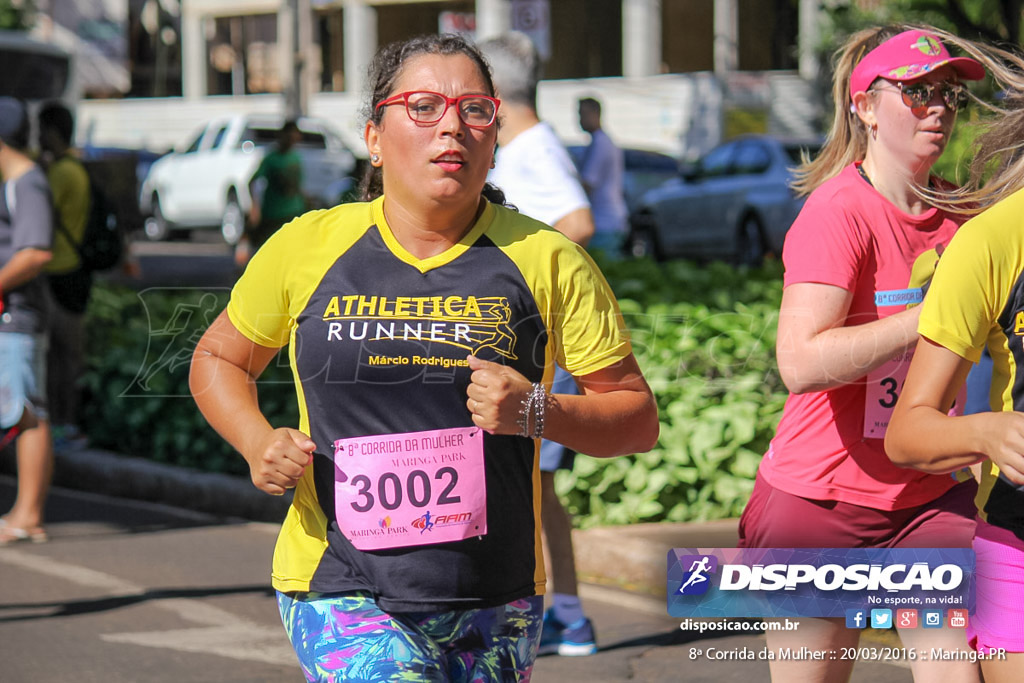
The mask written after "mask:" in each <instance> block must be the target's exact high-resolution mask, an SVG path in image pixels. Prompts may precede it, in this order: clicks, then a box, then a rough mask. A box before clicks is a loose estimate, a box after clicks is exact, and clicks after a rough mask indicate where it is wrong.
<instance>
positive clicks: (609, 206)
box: [579, 97, 629, 259]
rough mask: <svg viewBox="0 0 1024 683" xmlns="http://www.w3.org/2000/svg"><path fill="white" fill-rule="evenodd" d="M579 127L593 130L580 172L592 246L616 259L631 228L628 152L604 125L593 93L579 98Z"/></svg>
mask: <svg viewBox="0 0 1024 683" xmlns="http://www.w3.org/2000/svg"><path fill="white" fill-rule="evenodd" d="M579 115H580V128H582V129H583V130H585V131H586V132H588V133H590V144H589V145H587V149H586V150H585V151H584V152H583V161H582V163H581V164H580V176H581V177H582V178H583V187H584V189H586V191H587V197H588V198H589V199H590V210H591V211H592V212H593V214H594V237H593V238H592V239H591V240H590V245H589V249H590V250H591V251H595V252H603V253H604V254H605V256H607V257H608V258H612V259H617V258H619V257H621V256H622V246H623V244H625V242H626V235H627V233H628V232H629V211H628V210H627V209H626V196H625V194H624V192H625V187H624V185H623V175H624V174H625V172H626V161H625V156H624V155H623V152H622V150H621V149H619V148H618V147H617V146H616V145H615V143H614V142H612V139H611V138H610V137H608V133H606V132H605V131H604V129H603V128H602V127H601V103H600V102H598V101H597V100H596V99H594V98H593V97H584V98H583V99H581V100H580V101H579Z"/></svg>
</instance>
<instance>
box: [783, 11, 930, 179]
mask: <svg viewBox="0 0 1024 683" xmlns="http://www.w3.org/2000/svg"><path fill="white" fill-rule="evenodd" d="M910 28H911V27H910V26H906V25H902V24H890V25H888V26H874V27H872V28H867V29H864V30H862V31H858V32H857V33H854V34H853V35H852V36H850V37H849V38H848V39H847V40H846V42H845V43H844V44H843V46H842V47H841V48H839V49H838V50H836V53H835V56H834V57H833V67H832V73H833V76H832V105H833V107H834V108H835V112H834V114H833V118H832V128H831V129H830V130H829V132H828V135H827V136H826V137H825V144H824V145H822V147H821V151H820V152H819V153H818V155H817V156H816V157H815V158H814V159H813V160H809V159H806V158H805V159H804V161H803V162H802V163H801V164H800V166H799V167H797V168H796V169H795V170H794V172H793V178H794V179H793V182H792V183H791V187H792V188H793V191H794V192H796V193H797V194H798V195H801V196H804V195H808V194H810V193H811V192H812V191H813V190H814V189H815V188H816V187H818V186H819V185H821V184H822V183H823V182H825V181H826V180H828V179H829V178H832V177H834V176H836V175H838V174H839V172H840V171H842V170H843V169H844V168H846V167H847V166H849V165H850V164H851V163H853V162H854V161H860V160H862V159H863V158H864V155H865V154H866V153H867V149H868V130H867V128H866V127H865V125H864V123H863V122H862V121H861V120H860V117H859V116H857V113H856V112H855V111H853V110H852V109H851V107H850V103H851V99H850V75H851V74H852V73H853V69H854V67H855V66H857V64H858V63H859V62H860V60H861V59H863V58H864V55H866V54H867V53H869V52H871V51H872V50H874V49H875V48H876V47H878V46H879V45H881V44H882V43H884V42H885V41H887V40H889V39H890V38H892V37H893V36H896V35H899V34H900V33H903V32H904V31H908V30H910ZM925 30H928V31H930V30H931V29H928V28H925Z"/></svg>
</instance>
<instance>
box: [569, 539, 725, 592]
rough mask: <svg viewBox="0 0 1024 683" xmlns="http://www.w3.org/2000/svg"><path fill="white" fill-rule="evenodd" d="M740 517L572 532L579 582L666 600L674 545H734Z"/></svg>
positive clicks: (710, 546)
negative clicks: (669, 567)
mask: <svg viewBox="0 0 1024 683" xmlns="http://www.w3.org/2000/svg"><path fill="white" fill-rule="evenodd" d="M738 524H739V520H737V519H724V520H717V521H713V522H688V523H673V522H659V523H651V524H630V525H628V526H613V527H595V528H592V529H582V530H581V529H575V530H573V537H572V538H573V548H574V549H575V555H576V573H577V575H578V576H579V578H580V580H581V581H586V582H589V583H596V584H604V585H612V586H615V587H617V588H621V589H624V590H627V591H630V592H632V593H640V594H644V595H649V596H652V597H657V598H661V599H664V598H665V594H666V592H667V576H668V574H667V572H668V553H669V551H670V550H671V549H673V548H735V547H736V542H737V539H738V536H739V534H738V530H737V527H738Z"/></svg>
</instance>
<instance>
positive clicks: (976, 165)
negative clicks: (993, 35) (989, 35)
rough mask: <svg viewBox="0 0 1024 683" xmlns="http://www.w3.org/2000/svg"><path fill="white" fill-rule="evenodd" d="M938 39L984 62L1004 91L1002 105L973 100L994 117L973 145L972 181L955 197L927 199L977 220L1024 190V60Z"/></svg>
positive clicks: (956, 40) (958, 40)
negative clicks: (977, 215) (977, 216)
mask: <svg viewBox="0 0 1024 683" xmlns="http://www.w3.org/2000/svg"><path fill="white" fill-rule="evenodd" d="M935 34H936V35H937V36H938V37H940V38H941V39H942V40H943V42H946V43H949V44H951V45H956V46H957V47H958V48H960V49H961V50H963V51H964V52H965V53H967V54H969V55H970V56H971V57H974V58H975V59H977V60H978V61H979V62H981V63H982V65H984V67H985V70H986V71H987V72H988V73H989V75H991V76H992V78H993V80H995V82H996V84H997V85H998V86H999V90H1000V91H1001V92H1000V93H999V97H1000V99H1001V102H1000V103H999V104H997V103H994V102H990V101H986V100H980V99H978V98H973V99H974V100H975V102H978V103H979V104H980V105H981V106H982V107H984V108H985V109H986V110H988V111H987V115H986V118H985V120H984V121H982V123H981V129H982V133H981V134H980V135H979V136H978V137H977V138H975V140H974V142H973V145H972V155H971V163H970V166H969V167H968V178H967V181H966V182H965V183H964V184H963V186H962V187H960V188H959V189H957V190H954V191H952V192H949V193H945V194H937V193H932V192H928V193H926V196H927V198H928V200H929V201H930V202H931V203H932V204H934V205H935V206H938V207H940V208H942V209H945V210H947V211H953V212H956V213H961V214H975V213H979V212H981V211H983V210H984V209H986V208H988V207H989V206H992V205H993V204H995V203H996V202H999V201H1000V200H1003V199H1006V198H1007V197H1009V196H1010V195H1011V194H1013V193H1014V192H1016V191H1017V190H1020V189H1024V58H1022V57H1021V55H1020V54H1017V53H1015V52H1011V51H1009V50H1006V49H1003V48H1000V47H996V46H994V45H988V44H984V45H983V44H980V43H977V42H974V41H972V40H967V39H966V38H960V37H957V36H955V35H952V34H950V33H946V32H945V31H938V30H936V31H935Z"/></svg>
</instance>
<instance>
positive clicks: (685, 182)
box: [627, 135, 820, 264]
mask: <svg viewBox="0 0 1024 683" xmlns="http://www.w3.org/2000/svg"><path fill="white" fill-rule="evenodd" d="M819 147H820V142H819V141H809V140H785V139H780V138H776V137H772V136H763V135H751V136H744V137H739V138H735V139H732V140H729V141H727V142H724V143H722V144H721V145H719V146H717V147H715V148H714V149H712V150H711V151H710V152H708V153H707V154H706V155H705V156H704V157H703V158H701V159H700V160H699V161H697V162H696V163H694V164H688V165H685V164H684V165H683V166H682V167H681V171H680V173H679V175H678V176H677V177H675V178H672V179H671V180H669V181H667V182H665V183H663V184H662V185H660V186H659V187H656V188H654V189H653V190H650V191H648V192H647V193H645V194H644V195H643V197H642V198H641V199H640V201H639V203H638V205H637V206H636V208H635V210H634V211H633V213H632V214H631V216H630V236H629V240H628V243H627V249H628V251H629V252H631V253H632V254H633V255H635V256H652V257H654V258H678V257H683V258H694V259H724V260H729V261H732V262H734V263H743V264H757V263H759V262H760V261H761V260H762V258H764V256H765V254H768V253H775V254H779V253H781V252H782V242H783V240H784V239H785V235H786V231H787V230H789V226H790V225H792V223H793V220H794V219H795V218H796V215H797V213H798V212H799V211H800V208H801V207H802V206H803V199H802V198H798V197H797V196H796V195H795V194H794V193H793V192H792V190H790V188H789V183H790V181H791V179H792V169H793V168H794V167H795V166H797V165H798V164H799V163H800V160H801V155H802V154H804V153H807V154H809V155H811V156H813V155H814V154H815V153H816V152H817V150H818V149H819Z"/></svg>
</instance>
